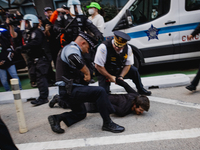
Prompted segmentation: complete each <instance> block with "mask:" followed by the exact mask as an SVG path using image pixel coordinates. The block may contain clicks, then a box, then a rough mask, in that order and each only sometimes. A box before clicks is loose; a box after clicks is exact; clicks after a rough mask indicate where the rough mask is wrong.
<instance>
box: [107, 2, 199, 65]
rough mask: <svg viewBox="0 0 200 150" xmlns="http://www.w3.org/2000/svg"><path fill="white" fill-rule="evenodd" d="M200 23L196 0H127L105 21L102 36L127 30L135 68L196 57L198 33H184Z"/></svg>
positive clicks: (190, 31)
mask: <svg viewBox="0 0 200 150" xmlns="http://www.w3.org/2000/svg"><path fill="white" fill-rule="evenodd" d="M199 22H200V0H129V1H128V2H127V4H126V5H125V6H124V7H123V8H122V10H121V11H120V12H119V13H118V14H117V15H116V16H115V17H114V18H113V19H112V20H110V21H109V22H106V23H105V29H104V37H105V38H106V39H109V38H113V31H116V30H120V31H122V32H125V33H127V34H128V35H129V36H130V37H131V40H130V41H129V42H128V43H129V45H131V47H132V50H133V53H134V65H135V66H136V67H139V66H140V65H141V66H144V65H151V64H160V63H167V62H175V61H182V60H192V59H199V58H200V34H198V35H196V36H195V37H194V38H193V39H191V40H189V39H188V36H189V35H190V34H191V33H192V31H193V30H194V29H195V28H196V27H197V25H198V24H199Z"/></svg>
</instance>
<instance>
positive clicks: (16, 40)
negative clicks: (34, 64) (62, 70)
mask: <svg viewBox="0 0 200 150" xmlns="http://www.w3.org/2000/svg"><path fill="white" fill-rule="evenodd" d="M16 14H17V16H18V17H17V18H20V19H18V21H19V22H18V23H19V24H18V23H17V24H18V25H17V26H14V25H13V24H12V23H10V20H9V18H7V19H6V23H7V24H8V25H9V29H10V34H11V36H12V39H13V43H12V44H13V48H14V49H15V48H16V47H19V46H22V45H23V42H24V41H23V36H22V32H23V31H21V30H20V23H21V20H22V19H23V16H22V14H21V13H20V12H19V11H17V12H16ZM15 55H16V56H17V57H16V58H19V59H21V60H22V58H21V57H20V55H22V56H23V58H24V60H25V63H26V66H28V67H30V66H29V65H28V62H29V56H28V55H27V54H26V53H23V52H22V53H15ZM13 60H15V57H14V59H13ZM16 61H17V60H16ZM26 66H25V65H24V68H25V67H26ZM28 76H29V79H30V84H31V87H33V88H35V87H37V83H36V74H35V73H34V72H32V73H31V74H30V73H28Z"/></svg>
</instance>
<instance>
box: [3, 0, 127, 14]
mask: <svg viewBox="0 0 200 150" xmlns="http://www.w3.org/2000/svg"><path fill="white" fill-rule="evenodd" d="M80 1H81V3H86V2H90V1H91V0H80ZM127 1H128V0H123V1H120V0H110V1H107V0H102V1H101V3H102V4H107V3H109V4H110V5H114V6H116V7H117V9H119V10H120V8H121V7H123V6H124V5H125V4H126V3H127ZM63 4H67V0H0V6H1V7H2V8H5V9H8V8H9V9H17V10H19V11H20V12H21V13H22V14H35V15H39V16H42V17H44V12H43V9H44V7H46V6H49V7H51V8H52V9H53V10H55V9H56V8H59V7H61V6H62V5H63Z"/></svg>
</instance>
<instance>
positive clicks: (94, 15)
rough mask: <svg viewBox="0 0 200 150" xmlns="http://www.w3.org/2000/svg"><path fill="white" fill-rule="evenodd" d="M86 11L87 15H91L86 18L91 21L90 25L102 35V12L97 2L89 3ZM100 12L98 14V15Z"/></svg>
mask: <svg viewBox="0 0 200 150" xmlns="http://www.w3.org/2000/svg"><path fill="white" fill-rule="evenodd" d="M86 7H87V8H89V9H88V13H89V14H90V15H91V16H90V17H88V19H90V20H91V21H92V23H93V24H94V25H95V26H96V27H97V28H98V30H99V31H100V32H101V33H103V32H104V26H105V25H104V18H103V16H104V11H103V9H102V8H101V6H100V5H99V4H98V3H97V2H91V3H90V5H89V6H86ZM99 11H100V14H99Z"/></svg>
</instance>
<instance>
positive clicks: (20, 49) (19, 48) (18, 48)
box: [15, 46, 23, 53]
mask: <svg viewBox="0 0 200 150" xmlns="http://www.w3.org/2000/svg"><path fill="white" fill-rule="evenodd" d="M22 49H23V48H22V46H18V47H16V48H15V52H16V53H20V52H21V51H22Z"/></svg>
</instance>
